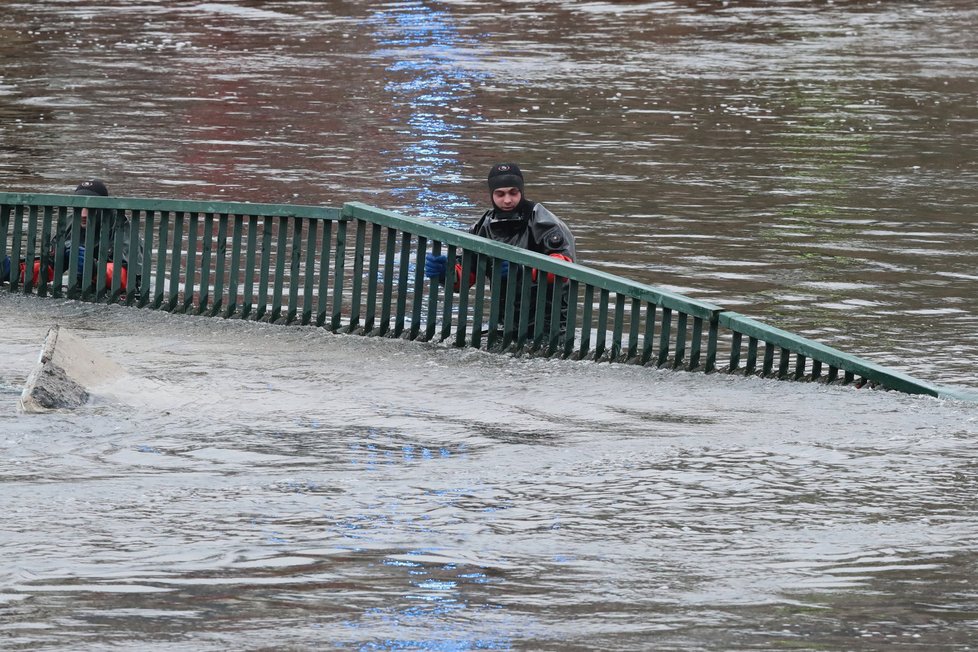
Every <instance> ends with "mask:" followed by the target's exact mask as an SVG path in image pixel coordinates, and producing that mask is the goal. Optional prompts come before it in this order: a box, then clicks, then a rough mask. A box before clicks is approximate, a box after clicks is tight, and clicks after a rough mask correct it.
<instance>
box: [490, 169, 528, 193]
mask: <svg viewBox="0 0 978 652" xmlns="http://www.w3.org/2000/svg"><path fill="white" fill-rule="evenodd" d="M497 188H519V189H520V192H523V173H522V172H520V166H518V165H516V163H496V164H495V165H494V166H492V168H491V169H490V170H489V192H492V191H493V190H496V189H497Z"/></svg>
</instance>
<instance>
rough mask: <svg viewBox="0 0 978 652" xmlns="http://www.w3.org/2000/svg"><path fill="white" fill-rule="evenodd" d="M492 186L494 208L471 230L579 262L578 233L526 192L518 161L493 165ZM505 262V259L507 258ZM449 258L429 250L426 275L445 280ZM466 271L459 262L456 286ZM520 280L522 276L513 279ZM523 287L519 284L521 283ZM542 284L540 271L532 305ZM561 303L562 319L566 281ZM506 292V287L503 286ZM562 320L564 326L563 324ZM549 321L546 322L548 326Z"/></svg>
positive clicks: (504, 271) (550, 292)
mask: <svg viewBox="0 0 978 652" xmlns="http://www.w3.org/2000/svg"><path fill="white" fill-rule="evenodd" d="M487 183H488V186H489V199H490V201H491V202H492V208H490V209H489V210H487V211H486V212H485V213H483V214H482V217H480V218H479V219H478V221H476V223H475V224H474V225H473V226H472V228H470V229H469V233H472V234H474V235H478V236H482V237H483V238H488V239H490V240H495V241H497V242H505V243H506V244H510V245H513V246H516V247H522V248H523V249H529V250H530V251H535V252H537V253H540V254H544V255H546V256H551V257H553V258H558V259H560V260H566V261H568V262H575V261H576V259H577V251H576V249H575V245H574V234H573V233H572V232H571V230H570V228H569V227H568V226H567V225H566V224H564V222H563V221H562V220H561V219H560V218H558V217H557V216H556V215H554V214H553V213H551V212H550V211H549V210H547V208H546V207H544V205H543V204H538V203H536V202H532V201H530V200H528V199H526V197H525V196H524V194H523V187H524V179H523V172H522V171H521V170H520V167H519V165H517V164H516V163H496V164H495V165H493V166H492V167H491V168H490V169H489V176H488V178H487ZM504 262H505V261H504ZM447 267H448V260H447V257H446V256H435V255H434V254H431V253H427V254H425V276H427V277H428V278H431V279H440V280H444V278H445V274H446V269H447ZM508 268H509V265H508V264H504V265H503V266H502V276H503V280H504V283H505V282H508V281H509V280H511V279H509V278H508V277H509V273H508V272H509V269H508ZM461 274H462V266H461V264H460V263H456V265H455V276H456V281H455V286H456V287H458V285H459V279H460V278H461ZM512 280H514V281H515V282H517V283H519V279H518V278H517V279H512ZM554 281H555V279H554V275H553V274H548V275H547V282H548V284H549V286H548V291H547V292H548V295H547V303H548V309H547V311H546V320H547V321H548V322H549V318H550V309H549V304H550V302H551V301H552V300H553V292H554V288H553V283H554ZM517 287H519V286H517ZM537 287H538V283H537V279H536V275H535V273H534V277H533V286H532V288H531V301H530V305H531V306H532V305H535V303H536V301H535V297H536V290H537ZM561 289H562V296H561V303H562V308H563V309H562V311H561V312H562V316H563V318H564V319H562V322H563V321H564V320H566V311H567V301H568V296H567V295H568V287H567V283H566V281H565V282H564V283H563V287H562V288H561ZM503 292H505V288H503ZM515 309H516V314H519V298H517V305H516V307H515ZM533 317H534V316H533V315H532V314H531V315H530V317H529V320H530V323H529V330H530V331H532V329H533V321H534V320H533ZM564 325H565V324H563V323H562V324H561V330H563V326H564ZM547 327H549V324H545V328H547Z"/></svg>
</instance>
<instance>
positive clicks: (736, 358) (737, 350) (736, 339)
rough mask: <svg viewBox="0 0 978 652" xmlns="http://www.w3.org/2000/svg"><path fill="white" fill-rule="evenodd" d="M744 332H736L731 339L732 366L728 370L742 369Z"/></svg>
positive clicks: (732, 371) (731, 371)
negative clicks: (741, 357)
mask: <svg viewBox="0 0 978 652" xmlns="http://www.w3.org/2000/svg"><path fill="white" fill-rule="evenodd" d="M742 339H743V334H742V333H738V332H736V331H735V332H734V333H733V336H732V338H731V341H730V366H729V368H728V371H729V372H730V373H734V372H736V371H739V370H740V354H741V348H742V341H741V340H742Z"/></svg>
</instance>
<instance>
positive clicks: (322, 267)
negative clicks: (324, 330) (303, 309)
mask: <svg viewBox="0 0 978 652" xmlns="http://www.w3.org/2000/svg"><path fill="white" fill-rule="evenodd" d="M310 222H311V223H313V224H319V220H315V221H313V220H310ZM332 241H333V222H332V221H331V220H326V221H325V222H323V235H322V242H321V243H320V245H319V289H318V291H317V292H318V294H317V297H316V325H317V326H324V325H325V324H326V315H327V314H328V307H329V264H330V252H331V251H332V250H333V245H332ZM335 278H336V277H335V276H334V279H335ZM333 296H334V299H333V304H334V305H335V304H337V303H339V301H338V300H337V299H336V298H335V297H336V296H338V295H333ZM330 327H331V328H332V324H331V325H330Z"/></svg>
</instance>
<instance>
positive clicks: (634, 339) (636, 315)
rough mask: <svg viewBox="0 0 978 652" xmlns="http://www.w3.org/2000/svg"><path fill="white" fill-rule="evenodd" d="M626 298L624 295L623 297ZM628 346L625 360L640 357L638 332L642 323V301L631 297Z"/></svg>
mask: <svg viewBox="0 0 978 652" xmlns="http://www.w3.org/2000/svg"><path fill="white" fill-rule="evenodd" d="M622 298H623V299H624V296H623V297H622ZM628 316H629V319H628V346H627V347H626V348H625V356H624V361H625V362H630V361H632V360H635V358H637V357H638V333H639V327H640V326H641V325H642V324H641V322H642V302H641V301H640V300H638V299H635V298H631V302H630V304H629V311H628Z"/></svg>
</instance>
